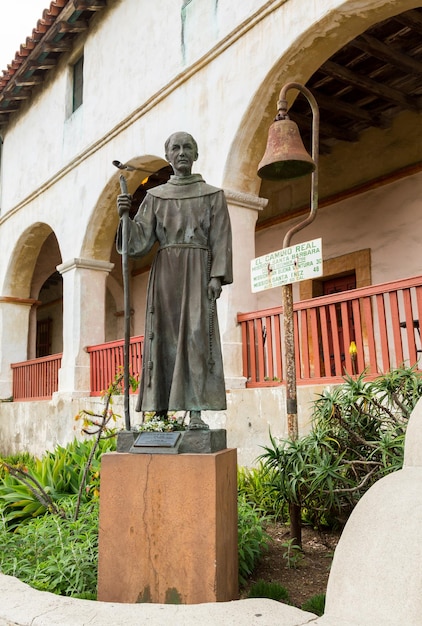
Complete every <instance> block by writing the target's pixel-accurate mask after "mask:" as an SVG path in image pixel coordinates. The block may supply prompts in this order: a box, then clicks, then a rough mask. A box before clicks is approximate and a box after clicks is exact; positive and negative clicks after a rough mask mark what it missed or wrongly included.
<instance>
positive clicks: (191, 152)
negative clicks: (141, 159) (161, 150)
mask: <svg viewBox="0 0 422 626" xmlns="http://www.w3.org/2000/svg"><path fill="white" fill-rule="evenodd" d="M197 158H198V152H197V148H196V145H195V143H194V142H193V140H192V137H191V136H190V135H189V134H188V133H174V135H172V136H171V137H170V141H169V144H168V148H167V151H166V159H167V160H168V161H169V163H171V166H172V167H173V170H174V173H175V174H176V176H189V174H190V173H191V172H192V165H193V162H194V161H196V159H197Z"/></svg>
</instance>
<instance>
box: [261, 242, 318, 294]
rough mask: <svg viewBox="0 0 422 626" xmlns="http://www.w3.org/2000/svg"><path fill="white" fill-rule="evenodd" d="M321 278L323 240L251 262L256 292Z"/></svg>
mask: <svg viewBox="0 0 422 626" xmlns="http://www.w3.org/2000/svg"><path fill="white" fill-rule="evenodd" d="M317 276H322V240H321V238H319V239H312V241H305V242H304V243H298V244H296V245H294V246H289V247H288V248H283V249H282V250H276V251H275V252H269V253H268V254H264V255H263V256H259V257H257V258H256V259H253V260H252V261H251V285H252V291H253V293H256V292H257V291H263V290H264V289H271V288H272V287H280V286H281V285H288V284H290V283H296V282H299V281H301V280H309V279H310V278H315V277H317Z"/></svg>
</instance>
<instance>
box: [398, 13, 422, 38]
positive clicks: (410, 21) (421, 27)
mask: <svg viewBox="0 0 422 626" xmlns="http://www.w3.org/2000/svg"><path fill="white" fill-rule="evenodd" d="M394 19H395V20H397V21H398V22H400V24H404V25H405V26H409V28H411V29H412V30H414V31H416V32H417V33H420V34H421V35H422V15H421V14H420V13H418V12H417V11H415V10H414V9H412V10H410V11H406V12H405V13H400V14H399V15H395V16H394Z"/></svg>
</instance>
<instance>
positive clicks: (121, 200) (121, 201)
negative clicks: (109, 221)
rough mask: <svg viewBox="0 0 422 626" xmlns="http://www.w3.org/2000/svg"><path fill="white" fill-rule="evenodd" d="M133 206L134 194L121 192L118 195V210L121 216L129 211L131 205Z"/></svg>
mask: <svg viewBox="0 0 422 626" xmlns="http://www.w3.org/2000/svg"><path fill="white" fill-rule="evenodd" d="M131 206H132V196H131V195H130V193H121V194H120V195H118V196H117V210H118V212H119V215H120V217H122V215H124V214H125V213H129V211H130V207H131Z"/></svg>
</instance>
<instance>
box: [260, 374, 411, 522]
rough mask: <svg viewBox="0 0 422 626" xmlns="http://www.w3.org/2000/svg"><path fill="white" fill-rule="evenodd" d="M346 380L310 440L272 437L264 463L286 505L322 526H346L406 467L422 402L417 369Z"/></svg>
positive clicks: (323, 408) (316, 418)
mask: <svg viewBox="0 0 422 626" xmlns="http://www.w3.org/2000/svg"><path fill="white" fill-rule="evenodd" d="M344 380H345V382H344V383H343V384H342V385H338V386H336V387H334V388H333V390H332V391H325V392H324V393H323V394H322V395H321V396H320V397H319V398H318V399H317V400H316V402H315V403H314V411H313V428H312V431H311V432H310V433H309V434H308V435H306V436H304V437H300V438H299V439H297V440H291V439H285V440H276V438H274V437H272V436H271V434H270V445H269V446H266V447H265V448H264V450H265V452H264V453H263V454H262V455H261V456H260V461H261V462H262V463H263V464H264V466H265V467H266V468H267V469H268V471H269V473H270V472H272V482H273V487H274V489H276V490H278V493H279V497H280V499H281V500H284V501H285V502H286V503H293V504H296V505H298V506H301V507H302V515H303V518H304V520H305V521H307V522H310V523H312V524H313V525H315V526H318V527H320V526H323V525H326V524H328V525H330V526H332V525H334V524H336V523H337V524H340V525H342V524H344V522H345V521H346V520H347V518H348V516H349V515H350V512H351V511H352V509H353V507H354V506H355V505H356V503H357V502H358V500H359V499H360V498H361V496H362V495H363V494H364V493H365V492H366V491H367V490H368V489H369V487H371V485H372V484H373V483H374V482H376V481H377V480H379V479H380V478H381V477H382V476H384V475H385V474H388V473H389V472H393V471H395V470H398V469H400V468H401V467H402V464H403V455H404V437H405V432H406V426H407V421H408V418H409V416H410V413H411V412H412V410H413V407H414V406H415V404H416V402H417V400H418V399H419V397H420V396H421V395H422V374H421V373H420V372H417V371H416V370H415V368H401V369H397V370H392V371H391V372H388V373H387V374H385V375H384V376H380V377H378V378H377V379H375V380H372V381H365V379H364V375H361V376H358V377H357V378H354V377H351V376H346V377H345V379H344Z"/></svg>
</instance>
